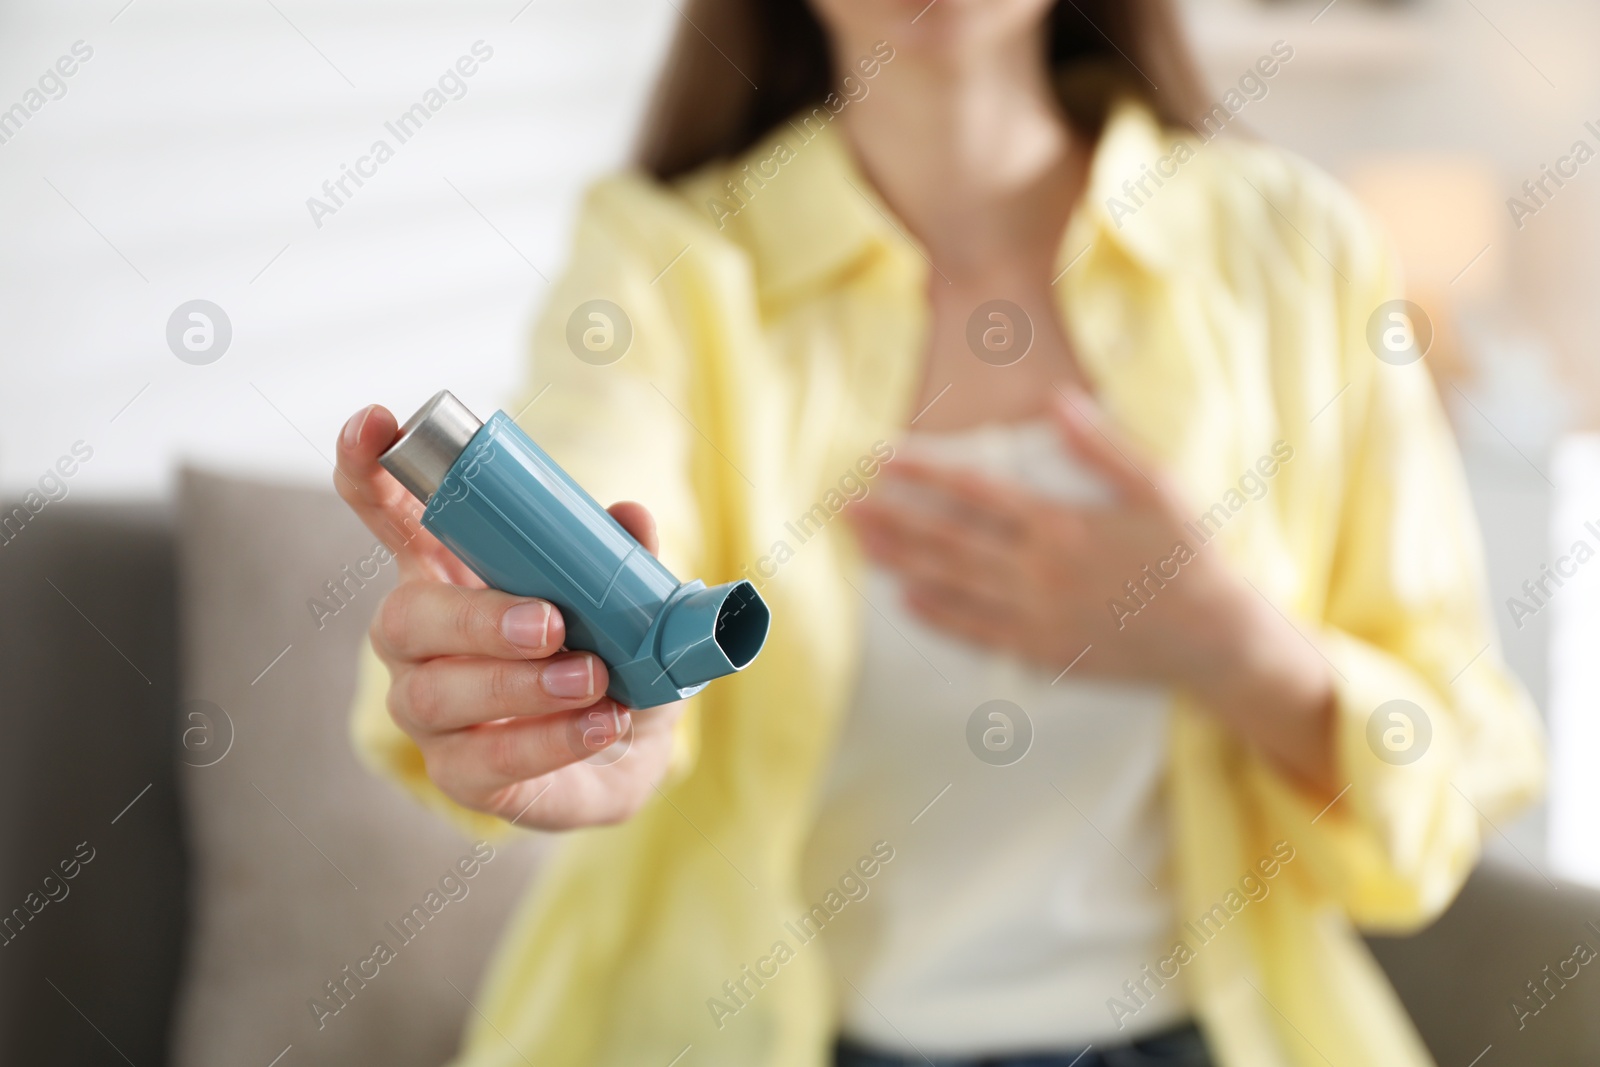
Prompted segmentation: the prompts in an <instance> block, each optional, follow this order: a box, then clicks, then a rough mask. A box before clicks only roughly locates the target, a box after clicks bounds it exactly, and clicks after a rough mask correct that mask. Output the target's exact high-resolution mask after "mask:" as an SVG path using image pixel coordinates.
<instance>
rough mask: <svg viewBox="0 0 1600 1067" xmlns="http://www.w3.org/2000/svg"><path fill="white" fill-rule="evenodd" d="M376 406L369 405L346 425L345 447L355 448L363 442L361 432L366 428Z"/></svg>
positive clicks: (353, 416) (352, 416) (351, 417)
mask: <svg viewBox="0 0 1600 1067" xmlns="http://www.w3.org/2000/svg"><path fill="white" fill-rule="evenodd" d="M375 406H376V405H373V404H368V405H367V406H366V407H364V408H362V409H361V410H360V411H358V412H356V413H355V414H354V415H351V416H350V421H349V422H347V423H345V424H344V447H346V448H354V447H356V445H357V444H359V443H360V442H361V431H362V430H363V429H365V428H366V425H367V419H369V418H371V416H372V409H373V407H375Z"/></svg>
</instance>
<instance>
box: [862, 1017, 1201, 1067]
mask: <svg viewBox="0 0 1600 1067" xmlns="http://www.w3.org/2000/svg"><path fill="white" fill-rule="evenodd" d="M833 1062H834V1067H919V1065H920V1067H927V1064H929V1063H930V1062H931V1063H932V1064H933V1067H1211V1057H1210V1055H1209V1054H1208V1053H1207V1051H1206V1044H1205V1039H1204V1038H1202V1037H1201V1036H1200V1031H1199V1029H1197V1028H1196V1027H1195V1026H1194V1025H1193V1024H1186V1025H1183V1026H1179V1027H1176V1028H1174V1029H1172V1030H1164V1031H1162V1032H1161V1033H1159V1034H1152V1035H1150V1036H1149V1037H1146V1038H1141V1039H1140V1040H1138V1041H1135V1042H1133V1043H1132V1044H1124V1045H1105V1046H1100V1045H1090V1046H1088V1047H1087V1048H1077V1049H1064V1050H1054V1051H1043V1052H1030V1053H1025V1054H1021V1055H1004V1056H981V1057H978V1058H976V1059H972V1058H966V1059H962V1058H950V1057H941V1056H931V1057H928V1058H926V1059H924V1058H923V1057H922V1056H913V1057H909V1058H908V1057H905V1056H900V1055H896V1054H893V1053H883V1052H877V1051H874V1050H872V1049H868V1048H864V1047H862V1046H860V1045H857V1044H855V1043H854V1042H852V1041H849V1040H841V1041H840V1042H839V1044H838V1046H837V1048H836V1049H835V1052H834V1060H833Z"/></svg>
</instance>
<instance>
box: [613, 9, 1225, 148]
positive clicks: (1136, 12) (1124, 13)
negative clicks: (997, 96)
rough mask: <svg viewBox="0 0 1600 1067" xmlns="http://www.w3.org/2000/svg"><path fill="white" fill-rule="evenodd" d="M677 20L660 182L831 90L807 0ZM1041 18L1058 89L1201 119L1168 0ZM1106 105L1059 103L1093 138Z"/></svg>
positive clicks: (661, 102) (660, 116)
mask: <svg viewBox="0 0 1600 1067" xmlns="http://www.w3.org/2000/svg"><path fill="white" fill-rule="evenodd" d="M682 10H683V18H682V19H681V20H680V24H679V27H678V34H677V38H676V40H675V41H674V42H673V45H672V49H671V51H670V52H669V53H668V56H667V61H666V65H665V67H664V68H663V70H662V74H661V79H660V81H659V83H658V84H657V87H656V92H655V96H654V99H653V102H652V105H651V107H650V109H649V111H648V113H647V114H646V117H645V123H644V126H643V129H642V130H641V136H640V139H639V146H638V150H637V153H636V162H637V163H638V164H639V166H641V167H642V168H644V169H645V170H646V171H648V172H649V173H651V174H653V175H655V176H656V177H657V178H661V179H663V180H665V179H669V178H673V177H676V176H677V175H680V174H683V173H686V172H687V171H691V170H694V169H695V168H696V167H699V166H700V165H702V164H704V163H708V162H710V161H711V160H714V159H725V158H729V157H732V156H736V155H738V154H739V153H740V152H742V151H744V150H745V149H746V148H749V147H750V146H751V145H753V144H755V143H756V142H757V141H758V140H760V139H761V137H762V136H763V135H764V134H766V133H767V132H768V131H769V130H771V129H772V128H773V127H774V126H776V125H777V124H778V123H780V122H782V121H783V120H784V119H786V118H788V117H789V116H790V115H792V114H794V113H795V112H796V111H798V110H800V109H801V108H802V107H804V106H807V105H812V104H816V103H819V102H821V101H822V99H823V97H825V96H826V95H827V94H828V93H829V92H830V91H836V90H837V88H838V86H837V85H835V80H836V76H835V71H834V69H833V60H832V56H831V54H830V52H829V49H828V40H827V34H826V33H825V31H824V30H823V28H822V24H821V23H820V22H819V21H818V20H817V17H816V15H814V14H813V13H812V11H811V8H810V6H809V5H808V4H807V2H806V0H691V2H689V3H688V4H686V5H685V6H684V8H683V9H682ZM1049 18H1050V63H1051V65H1052V67H1053V68H1054V69H1055V71H1056V73H1057V76H1058V78H1057V80H1058V84H1065V83H1066V82H1068V81H1070V80H1072V77H1073V75H1075V74H1078V73H1080V72H1085V71H1091V70H1092V71H1094V72H1095V74H1096V77H1095V78H1094V79H1093V83H1094V84H1095V85H1098V86H1102V87H1104V86H1110V85H1116V86H1119V87H1120V90H1119V91H1122V92H1131V93H1134V94H1137V95H1140V96H1142V97H1143V99H1144V100H1145V101H1146V103H1148V104H1149V106H1150V108H1151V109H1152V110H1153V111H1154V112H1155V114H1156V115H1157V117H1159V118H1160V119H1161V120H1162V121H1163V122H1165V123H1167V124H1169V125H1183V126H1188V125H1190V123H1191V122H1192V121H1193V119H1194V118H1195V116H1197V115H1198V114H1199V113H1200V112H1201V110H1202V109H1203V101H1204V96H1205V93H1204V89H1203V87H1202V85H1201V81H1200V77H1199V75H1198V73H1197V71H1196V67H1195V64H1194V61H1193V58H1192V57H1191V56H1190V54H1189V47H1188V42H1187V41H1186V40H1185V39H1184V35H1183V31H1182V27H1181V26H1180V24H1179V22H1178V18H1177V15H1176V14H1175V13H1174V11H1173V9H1172V5H1171V3H1170V2H1169V0H1058V2H1057V3H1056V5H1055V7H1054V8H1053V9H1052V10H1051V12H1050V16H1049ZM891 43H892V42H891ZM757 86H759V87H760V88H757ZM1105 95H1106V94H1105V93H1104V92H1101V93H1096V92H1094V91H1092V88H1091V91H1089V92H1086V93H1077V92H1074V93H1071V94H1067V93H1064V94H1063V99H1062V103H1063V106H1064V107H1065V108H1066V110H1067V113H1068V115H1069V116H1070V117H1071V119H1072V121H1073V123H1074V124H1075V125H1078V126H1079V127H1081V128H1082V129H1084V130H1085V131H1086V132H1088V133H1089V134H1091V135H1095V134H1098V132H1099V127H1100V120H1101V119H1102V118H1103V117H1104V104H1105Z"/></svg>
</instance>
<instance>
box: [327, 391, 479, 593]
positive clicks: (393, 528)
mask: <svg viewBox="0 0 1600 1067" xmlns="http://www.w3.org/2000/svg"><path fill="white" fill-rule="evenodd" d="M399 432H400V427H399V424H398V423H397V422H396V421H395V417H394V416H393V415H392V414H390V413H389V410H388V409H387V408H384V407H381V406H380V405H377V404H371V405H369V406H367V407H364V408H362V409H361V410H360V411H358V412H356V413H355V414H354V415H352V416H350V421H348V422H346V423H345V425H344V429H343V430H341V431H340V433H339V444H338V446H337V449H336V452H337V455H338V462H337V463H336V464H335V465H334V473H333V484H334V488H335V489H337V490H338V491H339V496H340V497H341V498H342V499H343V500H344V502H345V503H346V504H348V505H350V509H351V510H352V511H354V512H355V513H356V516H357V517H358V518H360V520H361V521H362V523H363V524H365V525H366V527H367V529H369V530H371V531H372V532H373V534H375V535H376V536H377V537H378V539H379V540H381V541H382V542H383V543H384V545H385V547H387V548H388V549H389V551H391V552H393V553H394V554H395V558H396V559H398V560H399V562H400V571H401V574H402V575H403V576H405V577H412V578H416V577H431V578H439V579H443V580H445V581H449V582H455V583H456V584H460V585H476V584H478V582H477V578H476V577H475V576H474V575H473V574H472V572H471V571H470V570H469V569H468V568H467V567H466V566H465V565H464V564H462V563H461V561H460V560H458V559H456V558H455V557H454V556H452V555H451V554H450V553H449V552H448V551H446V549H445V548H444V546H443V545H441V544H440V543H439V541H438V539H437V538H435V537H434V536H433V535H432V534H431V533H428V532H427V531H426V530H424V529H423V528H422V502H421V501H420V500H418V499H417V498H416V497H414V496H412V495H411V493H410V492H408V491H407V490H406V488H405V487H404V486H403V485H401V484H400V483H399V482H398V481H396V480H395V478H394V475H392V474H390V473H389V472H388V471H386V470H384V469H383V465H382V464H380V463H379V462H378V457H379V456H380V455H382V454H383V453H384V451H385V450H387V449H388V447H389V446H390V445H392V444H394V440H395V437H396V436H398V435H399Z"/></svg>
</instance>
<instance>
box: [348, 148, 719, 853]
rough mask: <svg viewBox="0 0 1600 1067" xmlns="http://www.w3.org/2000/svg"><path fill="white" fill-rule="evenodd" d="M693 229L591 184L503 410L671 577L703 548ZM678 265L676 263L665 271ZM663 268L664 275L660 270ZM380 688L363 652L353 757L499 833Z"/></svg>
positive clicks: (660, 205) (663, 210)
mask: <svg viewBox="0 0 1600 1067" xmlns="http://www.w3.org/2000/svg"><path fill="white" fill-rule="evenodd" d="M694 226H695V222H694V221H693V220H691V218H690V217H689V216H688V215H687V213H686V211H685V210H684V209H682V208H681V206H680V205H678V204H677V203H675V202H674V201H673V199H672V194H671V193H670V192H669V191H667V190H664V189H661V188H660V187H657V186H654V185H652V184H651V183H649V182H647V181H646V180H645V179H643V178H641V177H638V176H633V175H623V176H619V177H615V178H609V179H606V180H604V181H601V182H600V183H598V184H597V185H596V186H595V187H594V188H592V189H591V190H590V191H589V193H588V194H587V196H586V197H585V200H584V203H583V207H582V210H581V211H580V214H579V221H578V224H577V228H576V231H575V233H574V239H573V247H572V251H571V255H570V259H569V263H568V266H567V269H566V272H565V273H564V275H563V276H562V277H561V279H560V280H559V281H558V282H557V283H556V284H555V285H554V286H553V288H552V291H551V293H550V295H549V298H548V300H547V301H546V302H545V306H544V310H543V312H542V313H541V315H540V317H539V320H538V322H537V325H536V327H535V331H534V342H533V350H532V359H531V362H530V373H529V375H528V378H527V384H526V385H525V386H524V388H523V389H522V390H521V392H520V396H519V398H518V399H516V400H515V401H514V403H513V404H512V405H510V406H508V407H507V408H506V410H507V412H508V413H510V414H512V415H513V417H515V418H516V420H517V422H518V424H519V425H520V426H521V427H522V428H523V429H524V430H525V431H527V433H528V434H529V436H531V437H532V438H533V439H534V440H535V441H537V442H538V443H539V445H540V446H541V447H543V448H544V449H545V451H547V452H549V453H550V455H551V456H552V458H554V459H555V460H556V462H558V463H560V464H561V465H562V466H563V467H564V468H566V470H567V471H568V472H569V473H570V474H571V475H572V476H573V478H574V479H576V480H577V482H578V483H579V484H580V485H582V486H583V487H584V488H585V489H586V490H587V491H588V492H589V494H590V495H591V496H593V497H594V498H595V499H596V500H598V501H600V502H601V503H602V504H604V505H608V506H609V505H610V504H612V503H615V502H617V501H619V500H633V501H637V502H639V503H641V504H644V505H645V506H646V507H647V508H649V509H650V511H651V513H652V515H653V516H654V517H655V520H656V524H657V530H658V533H659V536H660V539H661V559H662V562H664V563H665V564H666V565H667V567H668V568H669V569H670V570H672V572H673V573H674V574H676V575H677V576H678V577H679V578H680V579H683V580H687V579H688V578H690V577H693V576H695V575H696V573H698V571H699V569H700V562H701V559H702V553H703V549H704V545H705V533H704V531H703V529H702V524H701V520H700V515H701V514H702V509H701V490H702V487H701V485H700V482H699V476H700V474H701V472H702V471H703V469H704V468H703V466H702V464H703V462H704V460H703V457H702V456H700V455H699V451H700V450H699V449H696V448H695V447H694V442H695V441H697V440H699V439H700V438H699V437H698V434H697V430H696V428H695V419H696V418H705V417H706V416H705V415H704V414H702V412H703V411H704V410H705V407H706V405H705V398H703V397H698V396H696V395H695V394H694V381H693V379H692V376H691V375H690V374H689V373H688V370H687V366H686V361H685V358H684V351H685V344H686V343H687V342H686V331H685V329H684V323H685V322H686V321H688V320H692V316H693V310H694V307H695V295H694V294H695V291H696V288H697V285H698V284H699V281H700V280H701V273H702V270H703V269H704V268H703V267H702V265H701V264H700V263H699V262H698V261H697V260H696V259H695V257H692V256H689V255H686V254H684V253H686V252H687V249H688V248H689V247H690V246H691V245H692V243H693V238H694V236H695V234H694V232H693V230H694ZM678 255H682V259H683V261H680V262H677V263H675V264H673V263H672V262H671V261H672V260H673V257H674V256H678ZM669 264H670V265H671V267H672V273H673V274H676V276H675V277H674V276H671V275H669V274H664V273H663V268H664V267H667V266H669ZM388 688H389V678H388V671H387V670H386V668H385V667H384V666H383V665H382V663H381V662H379V660H378V659H377V656H376V655H375V654H374V653H373V651H372V649H371V647H370V644H368V645H366V646H364V647H363V650H362V662H361V667H360V679H359V682H358V686H357V692H356V698H355V702H354V707H353V709H352V716H351V737H352V740H353V742H354V745H355V748H356V751H357V754H358V755H359V756H360V757H361V759H362V761H363V762H364V763H365V764H366V765H367V766H368V767H369V768H371V769H373V770H376V771H377V772H379V773H381V774H384V775H387V776H389V777H392V778H394V779H395V780H397V781H398V782H399V783H400V784H402V785H403V786H404V787H406V788H407V789H408V790H409V791H410V792H411V793H413V794H415V795H416V796H417V797H418V798H419V799H420V800H421V801H422V802H423V804H424V805H426V806H427V807H429V808H432V809H434V810H436V811H439V812H441V813H442V814H443V815H445V816H446V817H447V818H449V819H450V820H452V821H454V822H455V823H456V824H457V825H458V826H460V827H461V828H462V829H463V830H464V831H465V832H466V833H468V834H470V835H473V836H478V837H484V836H492V835H495V834H497V833H502V832H504V831H505V829H506V824H505V823H503V822H502V821H501V820H499V819H497V818H494V817H492V816H487V815H482V814H480V813H477V812H473V811H469V810H467V809H465V808H462V807H461V806H460V805H458V804H456V803H455V802H454V801H452V800H450V799H449V798H448V797H446V796H445V795H444V794H443V793H442V792H441V791H440V790H439V789H438V788H437V787H436V786H434V784H433V782H432V781H431V780H430V779H429V778H428V775H427V768H426V766H425V765H424V761H423V758H422V753H421V751H420V750H419V749H418V748H417V746H416V744H415V743H414V742H413V741H412V740H411V739H410V738H409V737H407V736H406V735H405V734H404V733H403V732H402V731H401V730H400V729H399V727H397V726H396V725H395V724H394V721H393V720H392V719H391V718H390V716H389V713H388V707H387V693H388ZM695 733H696V731H695V723H694V716H693V714H692V709H691V714H686V715H685V716H684V717H683V719H682V720H680V725H679V728H678V731H677V736H676V739H675V746H674V756H673V763H672V774H674V775H678V774H682V773H684V772H685V771H686V769H687V767H688V766H689V764H690V763H691V762H692V753H693V749H694V747H695V746H694V739H695Z"/></svg>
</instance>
